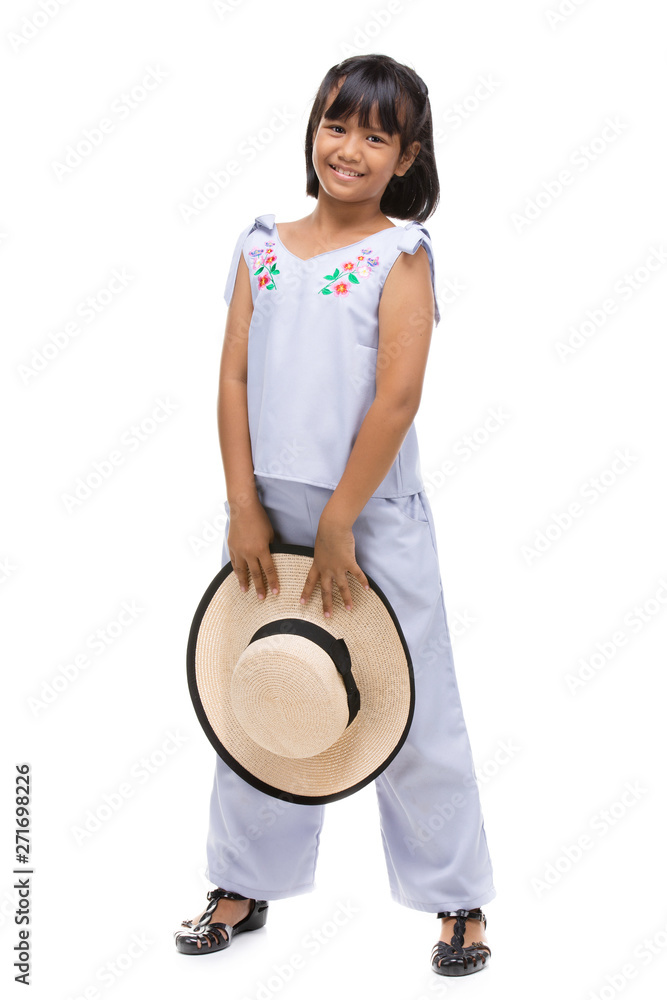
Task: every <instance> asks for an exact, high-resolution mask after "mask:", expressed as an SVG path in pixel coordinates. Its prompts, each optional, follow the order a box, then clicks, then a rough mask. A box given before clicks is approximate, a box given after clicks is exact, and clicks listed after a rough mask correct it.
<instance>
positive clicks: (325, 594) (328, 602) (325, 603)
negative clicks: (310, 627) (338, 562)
mask: <svg viewBox="0 0 667 1000" xmlns="http://www.w3.org/2000/svg"><path fill="white" fill-rule="evenodd" d="M332 579H333V577H330V576H329V577H327V579H326V580H325V578H324V577H322V580H321V586H322V608H323V610H324V617H325V618H331V612H332V610H333V587H332V585H331V583H332Z"/></svg>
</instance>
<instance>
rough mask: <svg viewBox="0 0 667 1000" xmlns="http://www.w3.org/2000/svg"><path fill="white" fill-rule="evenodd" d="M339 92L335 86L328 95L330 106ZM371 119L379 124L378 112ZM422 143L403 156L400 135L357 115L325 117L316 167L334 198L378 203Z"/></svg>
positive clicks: (315, 154)
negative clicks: (368, 124) (362, 121)
mask: <svg viewBox="0 0 667 1000" xmlns="http://www.w3.org/2000/svg"><path fill="white" fill-rule="evenodd" d="M336 93H337V90H333V91H332V92H331V94H330V95H329V99H328V101H327V105H326V106H327V107H330V105H331V103H332V101H333V99H334V97H335V96H336ZM371 123H372V124H373V125H378V126H379V120H378V119H377V117H376V116H373V117H372V118H371ZM419 146H420V144H419V143H418V142H414V143H413V144H412V146H411V147H410V148H409V149H408V150H406V153H405V155H404V156H403V157H402V158H400V156H399V148H400V136H399V135H393V136H390V135H388V134H387V133H386V132H383V131H382V130H381V128H379V127H378V128H361V127H360V125H359V123H358V116H357V115H354V116H353V117H351V118H348V120H347V121H339V120H335V119H331V118H326V117H323V118H322V119H321V121H320V124H319V126H318V129H317V132H316V133H315V137H314V140H313V167H314V168H315V173H316V174H317V177H318V179H319V182H320V186H321V188H323V189H324V191H326V193H327V194H328V195H329V196H330V197H331V198H334V199H338V200H342V201H349V202H358V201H376V202H377V203H378V204H379V202H380V199H381V198H382V195H383V194H384V190H385V188H386V186H387V184H388V183H389V181H390V180H391V178H392V177H393V175H394V174H396V175H398V176H399V177H401V176H402V175H403V174H404V173H405V172H406V170H407V169H408V167H409V166H410V164H411V163H412V162H413V160H414V159H415V157H416V155H417V153H418V152H419ZM343 171H344V172H345V173H343ZM350 175H351V176H350Z"/></svg>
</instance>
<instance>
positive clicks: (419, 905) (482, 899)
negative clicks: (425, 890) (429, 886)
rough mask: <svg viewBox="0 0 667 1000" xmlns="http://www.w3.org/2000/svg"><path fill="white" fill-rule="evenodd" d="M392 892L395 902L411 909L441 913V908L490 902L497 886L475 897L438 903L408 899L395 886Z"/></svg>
mask: <svg viewBox="0 0 667 1000" xmlns="http://www.w3.org/2000/svg"><path fill="white" fill-rule="evenodd" d="M390 892H391V898H392V899H393V900H394V902H395V903H399V904H400V905H401V906H407V907H408V908H409V909H411V910H421V911H425V912H427V913H440V911H441V910H474V909H476V908H477V907H478V906H483V905H484V904H485V903H490V902H491V900H492V899H495V898H496V895H497V892H496V889H495V886H493V885H492V886H490V887H489V888H488V889H487V891H486V892H483V893H482V894H481V895H480V896H476V897H475V898H474V899H455V900H453V901H449V902H444V903H441V904H438V905H436V904H435V903H423V902H421V901H417V900H415V899H408V897H407V896H406V895H404V893H401V892H398V891H397V890H396V889H394V888H391V889H390Z"/></svg>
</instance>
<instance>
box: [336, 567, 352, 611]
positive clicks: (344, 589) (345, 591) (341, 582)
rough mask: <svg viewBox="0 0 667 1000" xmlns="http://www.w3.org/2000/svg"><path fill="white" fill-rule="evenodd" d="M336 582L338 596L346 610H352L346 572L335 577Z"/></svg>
mask: <svg viewBox="0 0 667 1000" xmlns="http://www.w3.org/2000/svg"><path fill="white" fill-rule="evenodd" d="M336 583H337V584H338V589H339V591H340V596H341V600H342V602H343V604H344V605H345V607H346V609H347V610H348V611H351V610H352V594H351V593H350V587H349V584H348V582H347V573H346V574H345V575H344V576H343V577H342V578H340V579H339V578H338V577H336Z"/></svg>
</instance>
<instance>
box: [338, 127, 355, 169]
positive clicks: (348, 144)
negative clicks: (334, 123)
mask: <svg viewBox="0 0 667 1000" xmlns="http://www.w3.org/2000/svg"><path fill="white" fill-rule="evenodd" d="M357 145H358V142H357V139H356V138H355V136H353V135H351V134H350V133H349V132H348V133H347V134H346V135H345V137H344V141H343V142H342V143H341V145H340V149H339V152H340V156H341V159H343V160H345V161H346V162H347V161H350V162H351V163H357V162H358V161H359V154H358V152H357Z"/></svg>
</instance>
